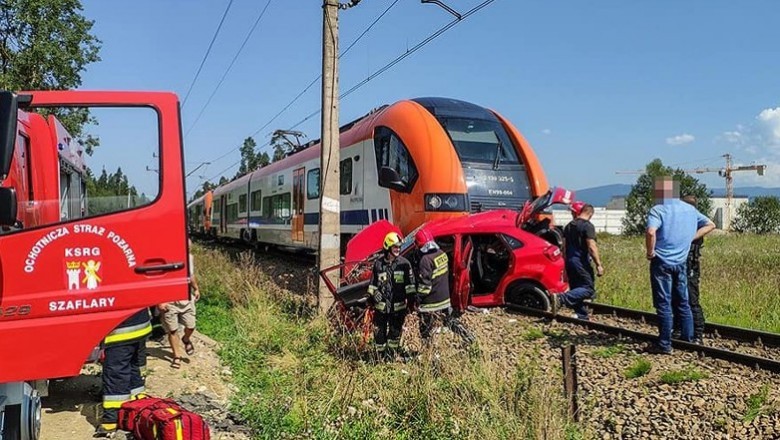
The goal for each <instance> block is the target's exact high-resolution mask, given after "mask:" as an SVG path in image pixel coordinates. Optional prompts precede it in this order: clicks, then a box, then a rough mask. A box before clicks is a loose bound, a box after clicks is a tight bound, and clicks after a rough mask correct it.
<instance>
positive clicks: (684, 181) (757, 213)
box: [623, 159, 780, 235]
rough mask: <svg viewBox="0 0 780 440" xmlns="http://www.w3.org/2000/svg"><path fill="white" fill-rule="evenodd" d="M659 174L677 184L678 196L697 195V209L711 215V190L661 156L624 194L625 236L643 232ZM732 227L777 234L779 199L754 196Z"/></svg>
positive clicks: (779, 223) (742, 209) (779, 230)
mask: <svg viewBox="0 0 780 440" xmlns="http://www.w3.org/2000/svg"><path fill="white" fill-rule="evenodd" d="M661 176H671V177H672V178H673V179H675V180H677V181H678V182H679V184H680V196H681V197H684V196H688V195H691V196H694V197H696V202H697V203H696V208H697V209H698V210H699V212H701V213H702V214H704V215H706V216H708V217H710V216H711V215H712V214H713V213H712V201H711V200H710V195H711V191H710V190H709V189H707V186H706V185H705V184H704V183H702V182H699V181H698V179H696V178H694V177H693V176H691V175H689V174H687V173H686V172H685V171H683V170H682V169H680V168H676V169H675V168H672V167H669V166H665V165H664V164H663V162H662V161H661V159H654V160H653V161H651V162H650V163H648V164H647V165H646V166H645V172H644V173H643V174H642V175H640V176H639V178H637V181H636V183H635V184H634V185H632V187H631V192H629V194H628V197H626V215H625V217H623V234H624V235H641V234H644V233H645V229H646V224H647V223H646V222H647V213H648V212H649V211H650V208H652V207H653V204H654V203H655V202H654V197H653V182H654V181H655V179H656V178H658V177H661ZM731 227H732V229H733V230H734V231H735V232H741V233H745V232H748V233H754V234H767V233H780V198H778V197H775V196H766V197H755V198H753V199H752V200H750V201H748V202H747V203H744V204H742V205H740V207H739V208H738V209H737V212H736V215H735V218H734V221H733V222H732V223H731Z"/></svg>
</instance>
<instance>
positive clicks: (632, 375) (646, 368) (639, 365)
mask: <svg viewBox="0 0 780 440" xmlns="http://www.w3.org/2000/svg"><path fill="white" fill-rule="evenodd" d="M652 368H653V364H651V363H650V361H648V360H647V359H645V358H643V357H639V358H637V359H636V360H635V361H634V363H633V364H632V365H631V366H630V367H628V368H627V369H626V371H625V372H624V373H623V375H624V376H625V377H626V378H627V379H636V378H638V377H642V376H644V375H645V374H647V373H649V372H650V370H651V369H652Z"/></svg>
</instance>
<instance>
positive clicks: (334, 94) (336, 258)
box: [318, 0, 360, 315]
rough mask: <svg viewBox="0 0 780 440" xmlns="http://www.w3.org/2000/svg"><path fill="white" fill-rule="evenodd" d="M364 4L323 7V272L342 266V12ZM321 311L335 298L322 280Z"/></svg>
mask: <svg viewBox="0 0 780 440" xmlns="http://www.w3.org/2000/svg"><path fill="white" fill-rule="evenodd" d="M358 3H360V0H352V1H350V2H349V3H346V4H339V2H338V0H323V5H322V136H321V138H320V139H322V141H321V142H322V144H321V145H322V152H321V154H320V182H321V185H320V229H319V231H320V243H319V252H318V260H319V261H318V265H319V269H320V270H323V269H326V268H328V267H331V266H335V265H337V264H339V263H340V257H341V252H340V250H341V207H340V203H339V197H340V196H339V180H340V176H339V168H340V167H339V163H340V155H339V74H338V58H337V55H338V53H339V44H338V41H339V22H338V12H339V9H347V8H351V7H353V6H355V5H357V4H358ZM338 275H339V273H338V271H334V272H332V275H331V278H332V281H333V284H334V285H335V286H338V285H339V280H338ZM318 299H319V311H320V313H321V314H323V315H324V314H326V313H327V312H328V310H329V309H330V307H331V306H332V305H333V295H332V294H331V293H330V290H328V287H327V285H326V284H325V282H324V281H323V280H322V279H319V298H318Z"/></svg>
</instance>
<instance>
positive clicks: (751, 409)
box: [742, 384, 769, 422]
mask: <svg viewBox="0 0 780 440" xmlns="http://www.w3.org/2000/svg"><path fill="white" fill-rule="evenodd" d="M768 399H769V385H767V384H764V385H763V386H762V387H761V389H760V390H759V391H758V392H757V393H755V394H751V395H750V397H748V399H747V402H746V403H747V412H745V416H744V417H743V418H742V420H743V421H745V422H752V421H753V420H755V418H756V417H758V416H760V415H761V414H763V409H764V405H766V403H767V400H768Z"/></svg>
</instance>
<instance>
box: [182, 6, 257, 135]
mask: <svg viewBox="0 0 780 440" xmlns="http://www.w3.org/2000/svg"><path fill="white" fill-rule="evenodd" d="M271 1H272V0H268V2H266V4H265V7H263V10H262V11H261V12H260V15H259V16H258V17H257V19H256V20H255V23H254V24H253V25H252V28H251V29H250V30H249V33H247V35H246V37H245V38H244V42H243V43H241V47H239V48H238V51H237V52H236V54H235V55H234V56H233V60H231V61H230V65H228V67H227V69H225V72H224V73H223V74H222V78H220V80H219V82H218V83H217V85H216V86H215V87H214V90H213V91H212V92H211V95H209V99H208V100H206V103H205V104H203V107H202V108H201V109H200V112H198V116H197V117H195V121H193V123H192V125H190V128H189V129H187V131H186V132H185V133H184V137H185V138H186V137H187V135H189V134H190V132H191V131H192V129H193V128H195V126H196V125H197V124H198V121H199V120H200V117H201V116H203V112H205V111H206V108H208V106H209V104H211V100H212V99H214V96H215V95H216V94H217V91H218V90H219V88H220V86H222V83H223V82H225V78H227V75H228V73H230V69H232V68H233V65H234V64H235V63H236V60H237V59H238V56H239V55H241V51H243V50H244V47H245V46H246V43H247V42H248V41H249V38H250V37H252V34H253V33H254V32H255V30H256V29H257V25H258V24H260V20H262V18H263V16H264V15H265V11H266V10H267V9H268V6H269V5H270V4H271Z"/></svg>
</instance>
